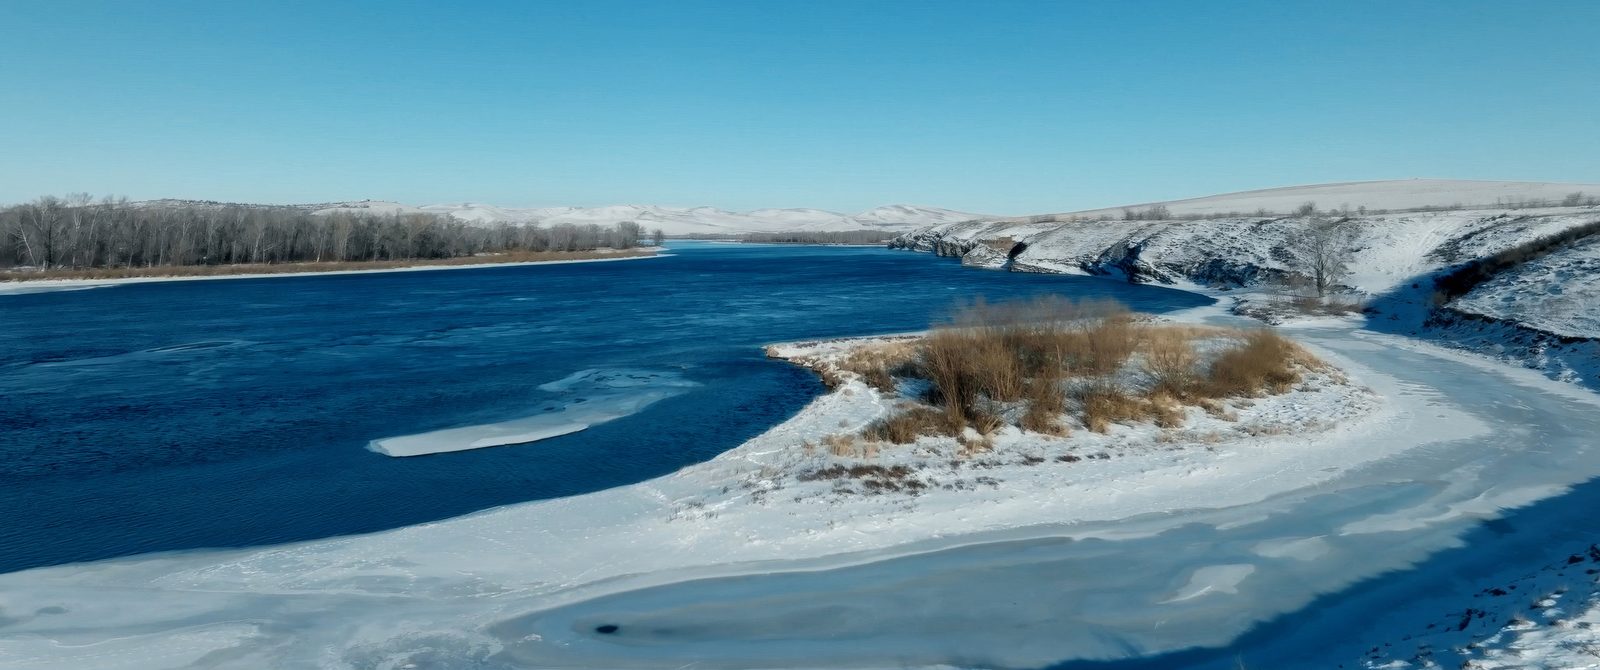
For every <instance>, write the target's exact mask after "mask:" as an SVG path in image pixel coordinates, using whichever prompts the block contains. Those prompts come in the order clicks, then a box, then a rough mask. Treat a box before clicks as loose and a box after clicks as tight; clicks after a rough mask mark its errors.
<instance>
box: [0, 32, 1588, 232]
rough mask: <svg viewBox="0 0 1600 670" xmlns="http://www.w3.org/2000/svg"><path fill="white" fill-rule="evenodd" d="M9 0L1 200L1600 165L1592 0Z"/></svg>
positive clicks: (855, 191)
mask: <svg viewBox="0 0 1600 670" xmlns="http://www.w3.org/2000/svg"><path fill="white" fill-rule="evenodd" d="M456 4H457V3H447V2H431V3H414V2H400V1H385V2H370V3H325V2H304V3H299V2H215V1H208V2H192V3H190V2H183V3H179V2H157V1H146V2H120V1H118V2H95V3H86V2H73V1H68V0H49V1H45V0H29V1H24V0H0V27H3V30H0V91H3V93H0V202H18V201H22V200H27V199H31V198H33V197H35V196H38V195H42V194H46V193H55V194H60V193H64V192H68V191H89V192H93V193H96V194H106V193H113V194H122V195H127V196H129V197H131V198H136V199H142V198H154V197H182V198H204V199H215V200H231V201H258V202H308V201H327V200H344V199H360V198H373V199H388V200H399V201H404V202H411V203H431V202H452V201H465V200H473V201H484V202H492V203H496V204H504V205H560V204H566V205H599V204H614V203H656V204H668V205H702V204H704V205H714V206H720V207H726V208H732V209H748V208H755V207H794V206H812V207H824V208H832V209H839V210H860V209H864V208H867V207H871V206H874V205H879V204H885V203H892V202H893V203H898V202H912V203H920V204H929V205H938V206H943V207H951V208H956V209H964V210H969V211H978V212H989V213H1003V214H1016V213H1029V212H1046V211H1062V210H1069V209H1081V208H1086V207H1093V206H1103V205H1118V204H1126V203H1129V202H1138V201H1148V200H1156V199H1165V198H1170V197H1183V196H1194V195H1205V194H1211V193H1217V192H1224V191H1235V190H1244V189H1250V188H1259V187H1269V186H1280V185H1290V184H1300V183H1315V182H1327V181H1348V180H1361V179H1386V178H1400V177H1413V176H1425V177H1454V178H1468V179H1519V180H1539V181H1574V182H1585V181H1587V182H1600V48H1597V46H1596V42H1595V29H1596V27H1597V26H1600V2H1596V1H1594V0H1587V1H1573V2H1506V1H1504V0H1501V1H1496V2H1469V1H1463V0H1450V1H1442V0H1433V1H1430V2H1407V1H1394V0H1389V1H1382V2H1360V1H1353V0H1352V1H1340V2H1320V1H1319V2H1311V1H1307V2H1293V1H1274V2H1222V1H1220V0H1219V1H1217V2H1201V1H1198V0H1196V1H1173V2H1156V1H1148V2H1140V1H1127V2H1114V1H1110V0H1107V1H1105V2H1088V1H1084V2H1068V1H1065V0H1062V1H1059V2H980V1H978V0H972V1H971V2H937V1H932V0H917V1H906V2H869V1H850V2H824V1H820V0H806V1H795V2H779V1H777V0H753V1H733V0H729V1H725V2H707V1H693V0H690V1H678V0H675V1H671V2H667V1H662V2H645V1H644V0H637V1H632V2H602V1H598V0H572V1H565V2H520V1H518V2H478V3H460V4H463V5H470V6H468V7H458V6H456Z"/></svg>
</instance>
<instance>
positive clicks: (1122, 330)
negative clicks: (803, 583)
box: [827, 298, 1322, 454]
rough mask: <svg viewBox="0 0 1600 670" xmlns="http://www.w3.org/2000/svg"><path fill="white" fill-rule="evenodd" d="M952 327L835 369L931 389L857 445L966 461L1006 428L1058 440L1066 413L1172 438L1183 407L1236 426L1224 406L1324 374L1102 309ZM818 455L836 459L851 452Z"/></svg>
mask: <svg viewBox="0 0 1600 670" xmlns="http://www.w3.org/2000/svg"><path fill="white" fill-rule="evenodd" d="M951 321H952V323H950V324H948V325H944V326H940V327H937V328H935V329H934V330H933V331H932V332H931V333H929V334H928V335H927V336H925V337H924V338H922V340H921V341H920V342H898V343H894V345H892V346H889V347H875V348H871V349H864V350H862V351H860V352H857V353H854V354H851V355H850V356H849V357H848V358H847V359H846V361H845V363H843V364H841V366H840V367H841V368H842V369H847V370H850V371H854V372H856V373H858V374H860V375H861V376H862V377H863V378H865V379H867V380H868V382H869V383H871V384H873V385H874V386H877V387H879V388H881V389H883V390H891V389H893V388H894V387H895V378H896V377H907V376H916V377H921V378H925V379H927V380H928V382H930V384H929V386H930V389H929V391H928V396H927V400H928V401H929V402H930V403H931V404H932V406H925V405H917V406H914V407H911V408H910V409H907V410H905V411H902V412H900V413H899V414H896V415H893V416H890V417H888V418H885V419H882V420H879V421H876V422H873V423H872V424H871V425H869V426H867V427H866V428H865V429H864V430H862V432H861V433H860V437H861V438H863V439H864V440H865V441H866V442H867V443H868V444H872V443H883V442H889V443H894V444H910V443H914V442H916V440H917V439H918V438H919V437H923V436H938V435H947V436H953V437H955V438H956V439H957V441H958V442H960V443H961V445H962V448H963V451H965V452H968V453H974V452H978V451H983V450H986V449H988V448H989V447H991V446H992V444H993V436H994V435H995V433H996V432H997V431H999V430H1000V429H1001V428H1003V427H1005V426H1006V425H1007V423H1008V421H1007V419H1005V418H1004V417H1013V421H1014V423H1015V425H1016V426H1017V427H1019V428H1021V429H1022V430H1025V431H1030V432H1035V433H1041V434H1047V435H1058V436H1064V435H1066V434H1067V433H1068V427H1067V425H1066V424H1067V419H1068V417H1069V416H1071V415H1072V414H1073V413H1076V414H1077V417H1076V418H1078V419H1079V420H1080V421H1081V422H1082V423H1083V425H1084V426H1086V427H1087V428H1088V429H1089V430H1092V431H1095V432H1099V433H1106V432H1108V431H1109V430H1110V428H1111V425H1112V424H1115V423H1124V424H1131V423H1139V422H1152V423H1154V424H1156V425H1158V426H1160V427H1162V428H1166V429H1169V430H1172V429H1178V428H1182V427H1183V426H1184V425H1185V423H1187V422H1188V418H1189V409H1188V408H1189V407H1191V406H1198V407H1201V408H1203V409H1204V410H1205V411H1206V412H1207V413H1208V414H1210V415H1211V416H1213V417H1217V418H1222V419H1225V420H1236V419H1237V415H1236V414H1234V413H1233V412H1232V411H1231V409H1230V408H1229V407H1228V406H1227V405H1226V404H1224V402H1223V401H1224V400H1227V399H1237V398H1243V397H1251V396H1258V395H1261V394H1263V393H1283V392H1287V391H1288V390H1290V389H1291V388H1293V387H1294V385H1295V384H1296V383H1298V382H1300V380H1301V377H1302V375H1301V372H1302V371H1303V370H1305V369H1320V368H1321V367H1322V364H1321V363H1320V362H1319V361H1317V360H1316V359H1315V358H1314V357H1312V356H1311V355H1310V354H1309V353H1307V352H1306V351H1304V350H1303V349H1301V348H1300V347H1299V346H1298V345H1296V344H1294V343H1293V342H1291V341H1289V340H1288V339H1286V338H1284V337H1282V336H1280V335H1278V334H1276V333H1274V332H1272V331H1268V330H1256V331H1248V332H1245V331H1237V330H1227V329H1221V328H1212V327H1206V326H1192V325H1166V324H1160V325H1155V324H1146V323H1141V322H1139V321H1138V320H1136V319H1135V318H1134V317H1133V315H1131V314H1130V313H1129V312H1128V311H1127V310H1126V309H1125V308H1123V307H1122V306H1120V305H1117V304H1115V303H1107V302H1073V301H1070V300H1064V299H1060V298H1042V299H1037V300H1034V301H1032V302H1028V303H1022V304H1007V305H987V304H985V303H983V302H976V303H973V304H971V305H967V306H964V307H961V308H960V309H958V310H957V311H956V312H955V314H954V315H953V317H952V319H951ZM1135 354H1138V356H1137V358H1135V357H1134V355H1135ZM1130 361H1132V362H1130ZM1140 372H1143V373H1144V374H1139V373H1140ZM1069 398H1070V399H1071V400H1072V401H1073V402H1071V403H1069V402H1068V401H1069ZM1069 405H1070V406H1069ZM968 429H971V430H970V431H969V430H968ZM827 444H828V446H829V450H830V452H833V453H836V454H839V453H841V452H845V453H855V452H858V451H860V449H859V447H858V445H855V444H854V443H851V444H848V445H841V446H837V447H836V446H835V445H834V444H833V442H831V441H830V442H828V443H827Z"/></svg>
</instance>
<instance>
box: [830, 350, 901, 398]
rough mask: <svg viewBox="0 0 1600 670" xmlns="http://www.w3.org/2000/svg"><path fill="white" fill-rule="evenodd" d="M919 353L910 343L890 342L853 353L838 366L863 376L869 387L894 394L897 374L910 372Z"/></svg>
mask: <svg viewBox="0 0 1600 670" xmlns="http://www.w3.org/2000/svg"><path fill="white" fill-rule="evenodd" d="M917 353H918V352H917V348H916V347H915V346H913V345H912V344H911V343H910V342H890V343H887V344H881V345H877V346H872V347H863V348H860V349H857V350H855V351H852V352H850V354H849V355H848V356H846V357H845V358H844V360H841V361H839V362H838V364H837V365H838V367H839V369H841V370H848V371H850V372H854V373H856V374H858V375H861V379H862V381H864V382H866V383H867V385H868V386H871V387H872V388H875V389H878V390H879V391H883V392H884V393H892V392H893V391H894V389H895V385H894V377H895V374H896V373H897V372H898V373H905V372H909V368H908V366H911V365H913V364H914V363H915V361H916V358H917ZM830 385H837V384H836V382H835V383H831V384H830Z"/></svg>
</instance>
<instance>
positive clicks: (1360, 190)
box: [1058, 179, 1600, 218]
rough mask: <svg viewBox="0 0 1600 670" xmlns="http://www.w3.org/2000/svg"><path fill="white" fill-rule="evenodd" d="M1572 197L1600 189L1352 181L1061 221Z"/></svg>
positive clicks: (1088, 213) (1095, 212)
mask: <svg viewBox="0 0 1600 670" xmlns="http://www.w3.org/2000/svg"><path fill="white" fill-rule="evenodd" d="M1574 193H1581V194H1583V195H1582V196H1580V199H1579V200H1580V202H1583V201H1587V200H1588V199H1590V198H1600V184H1561V183H1548V182H1525V181H1474V180H1466V179H1403V180H1392V181H1355V182H1344V183H1337V184H1313V185H1308V186H1288V187H1283V188H1269V189H1261V190H1258V191H1241V192H1238V193H1224V194H1221V195H1212V196H1206V197H1201V198H1186V199H1182V200H1168V201H1163V202H1147V203H1140V204H1137V205H1125V206H1120V207H1108V208H1104V209H1089V210H1082V211H1077V212H1066V213H1063V214H1060V215H1058V216H1061V217H1072V216H1077V217H1083V218H1101V217H1120V216H1122V214H1123V211H1124V210H1126V209H1133V210H1147V209H1150V208H1152V207H1165V208H1166V209H1167V211H1168V212H1170V213H1171V214H1172V215H1173V216H1180V217H1181V216H1190V215H1199V216H1213V215H1224V214H1240V215H1244V214H1253V213H1257V212H1263V211H1264V212H1265V213H1268V214H1288V213H1291V212H1294V211H1295V209H1296V208H1298V207H1300V206H1301V205H1303V204H1305V203H1308V202H1310V203H1315V204H1316V205H1317V207H1318V208H1319V209H1338V210H1350V211H1356V210H1359V209H1361V208H1365V209H1367V210H1369V211H1370V210H1404V209H1419V208H1426V207H1457V208H1467V207H1472V208H1485V207H1510V206H1519V205H1529V204H1547V205H1559V204H1562V201H1563V200H1566V199H1567V198H1569V197H1570V196H1572V195H1573V194H1574Z"/></svg>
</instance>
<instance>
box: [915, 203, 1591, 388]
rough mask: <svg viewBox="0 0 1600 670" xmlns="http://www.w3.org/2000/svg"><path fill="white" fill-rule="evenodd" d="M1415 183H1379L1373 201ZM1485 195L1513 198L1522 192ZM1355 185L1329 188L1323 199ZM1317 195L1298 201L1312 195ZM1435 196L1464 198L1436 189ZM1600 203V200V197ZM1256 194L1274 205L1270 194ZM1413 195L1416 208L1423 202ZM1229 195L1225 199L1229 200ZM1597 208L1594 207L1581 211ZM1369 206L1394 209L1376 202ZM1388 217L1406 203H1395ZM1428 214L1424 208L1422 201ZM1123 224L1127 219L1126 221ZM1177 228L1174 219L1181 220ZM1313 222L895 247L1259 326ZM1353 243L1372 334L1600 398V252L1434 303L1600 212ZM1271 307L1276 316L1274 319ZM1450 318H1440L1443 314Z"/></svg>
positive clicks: (965, 231)
mask: <svg viewBox="0 0 1600 670" xmlns="http://www.w3.org/2000/svg"><path fill="white" fill-rule="evenodd" d="M1408 183H1410V182H1369V183H1368V184H1369V185H1375V186H1374V188H1375V191H1374V195H1373V197H1377V196H1387V195H1392V194H1394V193H1396V192H1397V191H1398V190H1400V185H1403V184H1408ZM1449 183H1451V184H1479V185H1485V186H1484V188H1482V189H1480V190H1477V191H1472V192H1473V193H1480V194H1493V193H1501V194H1504V193H1508V192H1509V191H1506V190H1504V189H1503V188H1502V187H1503V186H1504V185H1505V184H1512V183H1515V182H1449ZM1350 186H1351V185H1346V184H1335V185H1330V186H1329V187H1326V188H1324V189H1323V190H1322V192H1334V191H1335V190H1341V192H1345V193H1348V194H1351V195H1360V194H1361V193H1360V192H1357V191H1349V190H1348V188H1349V187H1350ZM1524 186H1525V188H1523V189H1522V190H1521V191H1518V192H1517V193H1519V194H1520V195H1519V196H1518V197H1523V196H1532V195H1537V194H1538V193H1540V192H1545V193H1559V192H1560V191H1562V190H1567V189H1572V192H1577V189H1576V188H1575V187H1574V186H1573V185H1570V184H1553V185H1552V184H1546V185H1543V187H1542V190H1541V188H1535V187H1536V186H1539V185H1524ZM1318 188H1319V187H1304V188H1301V189H1292V190H1294V191H1296V192H1297V193H1302V194H1303V193H1306V192H1307V191H1308V190H1316V189H1318ZM1433 192H1434V193H1451V194H1461V193H1463V191H1460V190H1455V191H1450V190H1442V187H1441V189H1436V190H1434V191H1433ZM1591 192H1593V193H1597V194H1600V187H1594V188H1593V189H1592V191H1591ZM1256 193H1266V192H1265V191H1261V192H1256ZM1412 195H1416V192H1415V191H1413V192H1412ZM1226 197H1228V196H1218V199H1217V201H1224V200H1222V199H1223V198H1226ZM1583 199H1584V200H1586V199H1587V198H1586V197H1585V198H1583ZM1369 202H1384V201H1381V200H1369ZM1387 202H1389V203H1390V204H1392V203H1394V202H1397V201H1387ZM1413 202H1417V201H1413ZM1116 211H1117V212H1118V216H1119V217H1120V213H1121V211H1122V210H1121V209H1118V210H1116ZM1173 214H1174V216H1176V214H1177V212H1173ZM1331 216H1334V215H1330V214H1326V213H1324V214H1321V215H1316V216H1227V217H1219V218H1204V219H1190V220H1158V221H1143V220H1134V221H1128V220H1122V219H1121V218H1100V219H1093V218H1087V217H1085V216H1082V215H1077V214H1055V215H1043V216H1032V217H1023V218H1012V219H1000V220H991V221H969V222H959V223H949V224H943V225H938V226H931V227H929V228H925V229H923V230H920V231H917V232H915V233H910V234H906V235H902V236H900V237H899V238H897V239H895V240H894V241H893V242H891V245H890V246H893V247H897V248H906V249H915V250H918V251H931V252H934V253H938V254H940V255H944V256H959V257H961V259H962V262H963V263H964V264H967V265H971V266H977V267H984V268H991V269H1009V270H1014V271H1023V272H1046V273H1067V274H1093V275H1108V276H1113V277H1118V278H1124V279H1127V280H1129V281H1138V282H1154V283H1163V284H1173V285H1186V284H1187V285H1200V286H1209V287H1213V288H1219V289H1246V290H1244V291H1235V292H1233V293H1232V294H1231V295H1234V296H1236V300H1239V301H1241V304H1242V305H1243V307H1244V308H1245V309H1246V310H1247V311H1250V312H1251V313H1261V312H1262V311H1271V309H1276V308H1275V307H1273V306H1272V305H1273V304H1279V305H1282V304H1283V303H1274V302H1273V301H1274V300H1275V299H1276V296H1275V295H1274V294H1275V293H1277V292H1279V291H1280V289H1279V288H1278V286H1279V285H1280V282H1278V281H1277V280H1280V279H1285V278H1292V277H1294V276H1296V275H1299V276H1302V277H1303V276H1304V275H1305V274H1307V272H1308V268H1309V263H1308V261H1307V259H1306V258H1304V257H1303V252H1302V251H1300V249H1299V248H1298V246H1297V245H1295V244H1293V243H1291V240H1292V239H1293V238H1294V237H1295V236H1296V235H1297V234H1298V233H1299V232H1300V231H1303V230H1304V229H1305V228H1306V227H1307V226H1308V225H1309V224H1310V223H1311V222H1312V221H1313V220H1316V219H1321V220H1327V219H1328V218H1330V217H1331ZM1339 216H1340V218H1343V219H1345V220H1346V221H1347V222H1348V224H1349V228H1350V229H1351V230H1352V231H1353V235H1354V240H1353V243H1352V249H1353V253H1352V255H1351V258H1350V261H1349V274H1348V275H1347V276H1345V277H1344V278H1343V279H1342V281H1341V286H1340V287H1339V290H1340V292H1341V293H1343V294H1344V296H1345V298H1346V299H1347V300H1349V301H1350V302H1354V303H1365V304H1366V305H1368V306H1369V307H1370V308H1371V309H1372V310H1373V311H1375V312H1376V313H1374V314H1370V315H1369V317H1368V318H1369V319H1370V323H1371V324H1372V325H1373V326H1374V327H1377V328H1381V329H1383V330H1388V331H1392V332H1408V333H1413V334H1421V335H1425V336H1428V337H1432V338H1435V339H1439V340H1441V341H1444V342H1446V343H1450V344H1454V345H1457V346H1462V347H1466V348H1470V349H1474V350H1477V351H1483V352H1488V353H1491V354H1494V355H1496V356H1500V357H1504V358H1508V359H1514V360H1516V361H1517V362H1519V363H1522V364H1526V365H1530V366H1533V367H1537V368H1540V369H1543V370H1545V371H1546V372H1547V373H1548V374H1550V375H1551V376H1554V377H1558V378H1562V379H1567V380H1572V381H1580V382H1583V383H1586V384H1589V385H1591V386H1595V387H1597V388H1600V359H1597V357H1596V350H1597V348H1600V344H1596V342H1595V341H1585V342H1573V340H1574V339H1579V338H1582V339H1584V340H1589V339H1590V338H1596V337H1597V335H1600V331H1597V330H1596V326H1600V280H1597V279H1596V276H1597V271H1600V241H1591V242H1585V243H1580V244H1578V245H1575V246H1573V247H1572V248H1567V249H1564V250H1558V251H1557V252H1556V253H1553V254H1551V255H1549V256H1545V257H1543V258H1538V259H1535V260H1533V261H1530V262H1527V263H1523V264H1522V265H1519V266H1515V267H1512V268H1511V269H1509V270H1506V271H1503V272H1501V273H1500V274H1498V275H1496V276H1495V277H1494V278H1493V279H1492V280H1491V281H1488V282H1486V283H1484V284H1482V285H1480V286H1478V287H1477V288H1476V289H1475V290H1473V291H1472V292H1470V293H1469V294H1467V295H1465V296H1462V297H1460V298H1458V299H1455V300H1453V301H1450V302H1449V303H1448V304H1445V305H1442V306H1441V305H1437V304H1435V291H1434V287H1435V283H1434V282H1435V279H1436V278H1438V277H1439V276H1441V275H1443V274H1444V273H1446V272H1449V271H1450V270H1452V269H1454V268H1457V267H1460V266H1462V265H1463V264H1467V263H1469V262H1471V261H1474V260H1476V259H1480V258H1484V257H1486V256H1489V255H1492V254H1495V253H1498V252H1501V251H1505V250H1508V249H1512V248H1514V247H1518V246H1519V245H1523V244H1525V243H1528V242H1531V241H1534V240H1538V239H1541V238H1545V237H1548V236H1551V235H1555V234H1557V233H1561V232H1563V231H1569V230H1571V229H1575V228H1578V227H1580V226H1584V225H1586V224H1593V223H1596V222H1600V206H1596V205H1585V206H1577V207H1536V208H1508V207H1498V208H1495V207H1491V208H1478V209H1461V210H1456V209H1444V210H1429V211H1410V212H1394V213H1383V214H1372V213H1368V214H1365V215H1361V214H1353V215H1350V216H1342V215H1339ZM1264 306H1265V307H1264ZM1441 307H1442V309H1440V308H1441Z"/></svg>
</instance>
